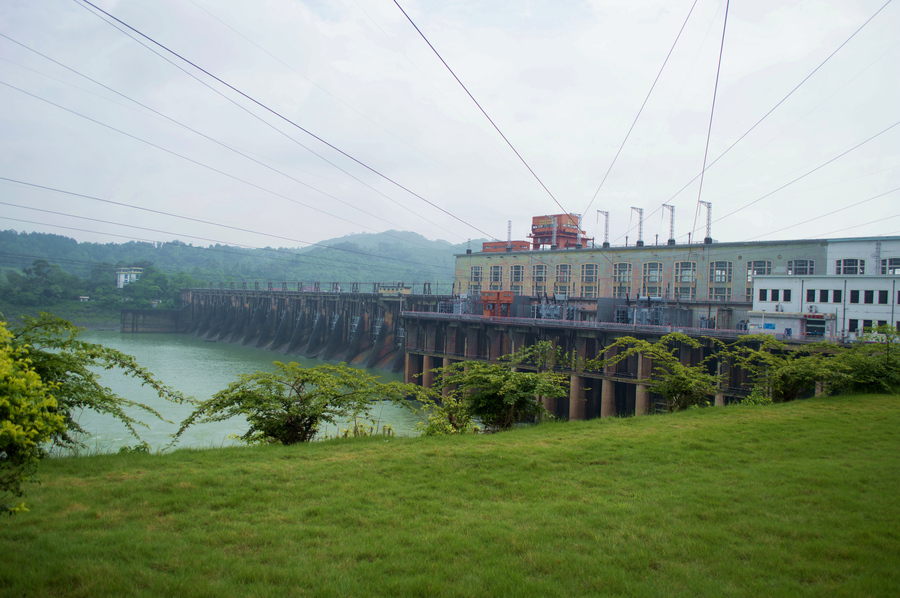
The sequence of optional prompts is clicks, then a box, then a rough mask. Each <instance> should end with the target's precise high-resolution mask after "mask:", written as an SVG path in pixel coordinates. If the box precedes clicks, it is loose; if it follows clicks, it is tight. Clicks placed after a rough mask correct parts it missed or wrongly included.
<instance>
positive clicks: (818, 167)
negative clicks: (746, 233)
mask: <svg viewBox="0 0 900 598" xmlns="http://www.w3.org/2000/svg"><path fill="white" fill-rule="evenodd" d="M897 125H900V121H897V122H895V123H894V124H892V125H890V126H888V127H886V128H884V129H882V130H881V131H879V132H878V133H875V134H874V135H872V136H871V137H869V138H868V139H865V140H864V141H860V142H859V143H857V144H856V145H854V146H853V147H851V148H850V149H847V150H845V151H843V152H841V153H840V154H838V155H837V156H834V157H833V158H831V159H829V160H827V161H826V162H823V163H822V164H820V165H819V166H816V167H815V168H813V169H812V170H809V171H807V172H805V173H804V174H802V175H800V176H798V177H796V178H794V179H792V180H790V181H788V182H787V183H785V184H784V185H781V186H780V187H778V188H777V189H775V190H773V191H770V192H769V193H766V194H765V195H763V196H762V197H759V198H757V199H754V200H753V201H751V202H749V203H746V204H744V205H743V206H741V207H739V208H737V209H736V210H732V211H731V212H728V213H727V214H725V215H724V216H719V217H718V218H716V219H715V220H713V222H719V221H720V220H724V219H725V218H728V217H729V216H733V215H734V214H737V213H738V212H740V211H741V210H745V209H747V208H749V207H750V206H752V205H754V204H756V203H759V202H760V201H762V200H764V199H766V198H767V197H770V196H772V195H774V194H775V193H778V192H779V191H781V190H782V189H784V188H786V187H789V186H790V185H793V184H794V183H796V182H797V181H800V180H802V179H804V178H806V177H808V176H809V175H811V174H812V173H814V172H816V171H818V170H820V169H822V168H824V167H825V166H828V165H829V164H831V163H832V162H834V161H835V160H838V159H840V158H842V157H844V156H846V155H847V154H849V153H850V152H852V151H854V150H856V149H858V148H860V147H862V146H863V145H865V144H866V143H868V142H870V141H872V140H873V139H875V138H877V137H879V136H881V135H883V134H884V133H887V132H888V131H890V130H891V129H893V128H894V127H896V126H897Z"/></svg>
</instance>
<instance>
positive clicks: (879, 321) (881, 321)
mask: <svg viewBox="0 0 900 598" xmlns="http://www.w3.org/2000/svg"><path fill="white" fill-rule="evenodd" d="M878 325H879V326H887V320H878Z"/></svg>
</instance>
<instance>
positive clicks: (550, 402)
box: [540, 397, 556, 415]
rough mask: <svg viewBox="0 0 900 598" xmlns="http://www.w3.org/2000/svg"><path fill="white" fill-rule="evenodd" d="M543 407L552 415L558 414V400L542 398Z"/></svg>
mask: <svg viewBox="0 0 900 598" xmlns="http://www.w3.org/2000/svg"><path fill="white" fill-rule="evenodd" d="M540 400H541V405H543V406H544V409H546V410H547V411H549V412H550V413H552V414H554V415H555V414H556V399H551V398H550V397H540Z"/></svg>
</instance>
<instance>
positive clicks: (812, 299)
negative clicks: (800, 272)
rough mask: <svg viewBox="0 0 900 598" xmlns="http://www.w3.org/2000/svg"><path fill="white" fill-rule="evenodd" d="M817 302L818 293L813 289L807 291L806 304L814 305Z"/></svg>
mask: <svg viewBox="0 0 900 598" xmlns="http://www.w3.org/2000/svg"><path fill="white" fill-rule="evenodd" d="M815 301H816V292H815V291H814V290H813V289H806V302H807V303H814V302H815Z"/></svg>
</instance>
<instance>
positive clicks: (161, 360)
mask: <svg viewBox="0 0 900 598" xmlns="http://www.w3.org/2000/svg"><path fill="white" fill-rule="evenodd" d="M80 337H81V339H82V340H84V341H87V342H91V343H100V344H102V345H105V346H107V347H111V348H113V349H118V350H119V351H122V352H123V353H128V354H129V355H133V356H135V357H136V358H137V361H138V363H140V364H141V365H142V366H144V367H146V368H147V369H149V370H150V371H151V372H153V373H154V375H156V377H157V378H158V379H160V380H162V382H163V383H164V384H166V385H168V386H171V387H173V388H175V389H176V390H179V391H181V392H182V393H184V394H185V395H189V396H193V397H194V398H196V399H199V400H204V399H208V398H210V397H211V396H212V395H213V394H215V393H216V392H218V391H219V390H222V389H223V388H225V387H226V386H228V384H230V383H231V382H234V381H235V380H237V378H238V376H239V375H240V374H245V373H250V372H254V371H256V370H266V371H271V370H272V369H273V366H272V362H273V361H283V362H288V361H296V362H298V363H300V364H302V365H305V366H313V365H317V364H320V363H322V362H321V361H317V360H313V359H304V358H302V357H299V356H296V355H284V354H282V353H276V352H273V351H264V350H262V349H254V348H250V347H243V346H239V345H232V344H230V343H216V342H208V341H204V340H203V339H199V338H196V337H193V336H187V335H180V334H122V333H119V332H109V331H85V332H83V333H82V334H81V336H80ZM368 371H369V372H370V373H372V374H375V375H377V376H380V377H381V381H383V382H390V381H393V380H402V377H403V376H402V374H399V373H397V374H395V373H391V372H384V371H380V370H368ZM101 373H102V382H103V384H104V385H105V386H108V387H110V388H111V389H113V390H114V391H115V392H116V393H118V394H119V395H120V396H123V397H126V398H129V399H132V400H135V401H139V402H141V403H144V404H146V405H150V406H151V407H153V408H154V409H156V410H157V411H159V412H160V413H161V414H162V415H163V416H164V417H165V418H166V419H168V420H171V421H172V422H173V423H171V424H169V423H165V422H161V421H159V420H156V419H151V417H150V416H146V415H144V414H142V413H140V412H139V411H134V412H129V413H130V414H131V415H133V416H134V417H136V418H137V419H139V420H141V421H144V422H146V423H147V424H149V426H150V427H149V428H142V427H139V428H138V433H139V434H140V435H141V438H142V439H143V440H146V441H147V442H149V443H150V445H151V446H152V447H153V450H157V449H160V448H163V447H165V446H166V445H168V444H169V442H171V436H172V434H173V433H174V432H176V431H177V430H178V425H179V424H180V422H181V421H183V420H184V419H185V418H186V417H187V416H188V415H189V414H190V413H191V407H190V406H189V405H177V404H174V403H170V402H168V401H164V400H162V399H160V398H159V397H158V396H156V394H155V393H154V392H153V390H152V389H149V388H146V387H142V386H141V385H140V383H138V382H136V381H135V380H132V379H130V378H126V377H125V376H123V375H121V374H120V373H115V372H105V371H104V372H101ZM371 415H372V416H373V417H375V418H376V419H379V420H380V421H381V422H382V423H389V424H391V425H392V426H393V428H394V431H395V433H396V434H397V435H398V436H409V435H413V434H415V432H414V431H413V427H414V426H415V423H416V422H417V421H418V418H417V417H416V416H415V415H414V414H412V413H411V412H409V411H408V410H406V409H403V408H401V407H395V406H393V405H391V404H389V403H385V404H383V405H382V406H379V407H377V408H376V410H375V411H373V412H372V414H371ZM79 423H80V424H81V426H82V427H83V428H84V429H85V430H87V431H89V432H90V433H91V438H89V439H87V440H86V443H87V444H88V446H89V448H90V449H91V450H97V451H116V450H118V449H119V447H121V446H125V445H134V444H136V442H137V441H136V440H135V439H134V437H133V436H131V434H130V433H129V432H128V430H127V429H126V428H125V427H124V426H122V424H121V423H119V422H118V420H116V419H114V418H112V417H106V416H101V415H98V414H96V413H93V412H88V411H85V412H83V413H82V414H81V415H80V416H79ZM246 430H247V423H246V421H244V420H243V418H234V419H230V420H228V421H224V422H216V423H212V424H203V425H197V426H193V427H191V428H189V429H188V431H187V432H186V433H185V434H183V435H182V437H181V440H180V441H179V443H178V446H180V447H195V448H201V447H202V448H210V447H219V446H228V445H231V444H240V442H238V441H235V440H233V439H230V438H229V436H231V435H234V434H242V433H244V432H246ZM335 432H336V430H335V428H334V427H333V426H332V427H330V428H328V429H326V433H329V434H332V435H333V434H334V433H335Z"/></svg>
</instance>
